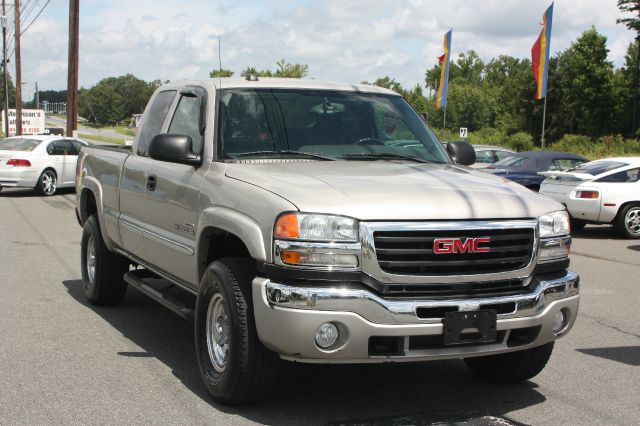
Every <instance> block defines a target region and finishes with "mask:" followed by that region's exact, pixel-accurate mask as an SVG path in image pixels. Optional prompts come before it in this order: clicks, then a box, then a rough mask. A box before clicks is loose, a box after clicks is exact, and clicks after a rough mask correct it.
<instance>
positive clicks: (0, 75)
mask: <svg viewBox="0 0 640 426" xmlns="http://www.w3.org/2000/svg"><path fill="white" fill-rule="evenodd" d="M3 82H4V72H2V71H0V96H1V97H0V104H1V105H2V107H0V110H2V109H3V108H4V84H3ZM7 86H8V88H9V109H11V108H15V107H16V86H14V85H13V80H11V75H10V74H8V75H7Z"/></svg>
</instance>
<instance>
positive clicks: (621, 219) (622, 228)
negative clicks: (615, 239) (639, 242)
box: [616, 204, 640, 239]
mask: <svg viewBox="0 0 640 426" xmlns="http://www.w3.org/2000/svg"><path fill="white" fill-rule="evenodd" d="M634 207H635V208H638V207H640V205H638V204H629V205H627V206H625V207H624V208H623V209H622V210H621V211H620V214H619V216H618V220H617V221H616V225H617V230H618V233H619V234H620V235H622V236H623V237H625V238H631V239H637V238H640V235H636V234H632V233H631V232H629V230H627V224H626V220H625V217H626V216H627V213H628V212H629V210H631V209H632V208H634Z"/></svg>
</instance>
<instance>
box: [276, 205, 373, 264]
mask: <svg viewBox="0 0 640 426" xmlns="http://www.w3.org/2000/svg"><path fill="white" fill-rule="evenodd" d="M273 237H274V240H273V247H274V258H275V263H276V264H278V265H282V266H294V267H315V268H320V269H329V270H331V269H342V270H358V269H359V267H360V253H361V246H360V243H359V242H358V221H357V220H355V219H352V218H350V217H344V216H331V215H325V214H309V213H285V214H282V215H280V216H279V217H278V219H277V220H276V223H275V225H274V228H273Z"/></svg>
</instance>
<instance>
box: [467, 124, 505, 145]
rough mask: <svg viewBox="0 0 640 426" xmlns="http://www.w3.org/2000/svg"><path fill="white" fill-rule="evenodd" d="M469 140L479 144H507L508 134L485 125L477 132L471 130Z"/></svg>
mask: <svg viewBox="0 0 640 426" xmlns="http://www.w3.org/2000/svg"><path fill="white" fill-rule="evenodd" d="M469 142H471V143H472V144H477V145H499V146H506V145H507V135H506V134H505V133H504V132H503V131H501V130H499V129H494V128H492V127H483V128H482V129H480V130H477V131H475V132H469Z"/></svg>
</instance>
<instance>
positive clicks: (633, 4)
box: [616, 0, 640, 133]
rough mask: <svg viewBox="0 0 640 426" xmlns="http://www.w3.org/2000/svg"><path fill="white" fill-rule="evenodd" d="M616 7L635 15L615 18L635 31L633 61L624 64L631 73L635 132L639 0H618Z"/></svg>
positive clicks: (639, 66) (639, 74)
mask: <svg viewBox="0 0 640 426" xmlns="http://www.w3.org/2000/svg"><path fill="white" fill-rule="evenodd" d="M618 9H620V11H621V12H623V13H632V14H634V15H635V16H627V17H626V18H620V19H617V20H616V22H617V23H618V24H624V25H625V26H626V27H627V28H629V29H630V30H631V31H633V32H635V33H636V41H635V44H636V48H635V51H636V55H635V58H634V59H635V62H633V63H631V64H630V63H628V62H627V64H626V66H627V69H628V70H630V73H631V75H632V82H633V83H632V92H631V93H633V95H632V107H631V109H632V112H631V114H632V116H631V133H635V131H636V129H637V128H638V85H639V84H640V55H638V54H637V51H638V47H640V0H618ZM623 96H624V95H623Z"/></svg>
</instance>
